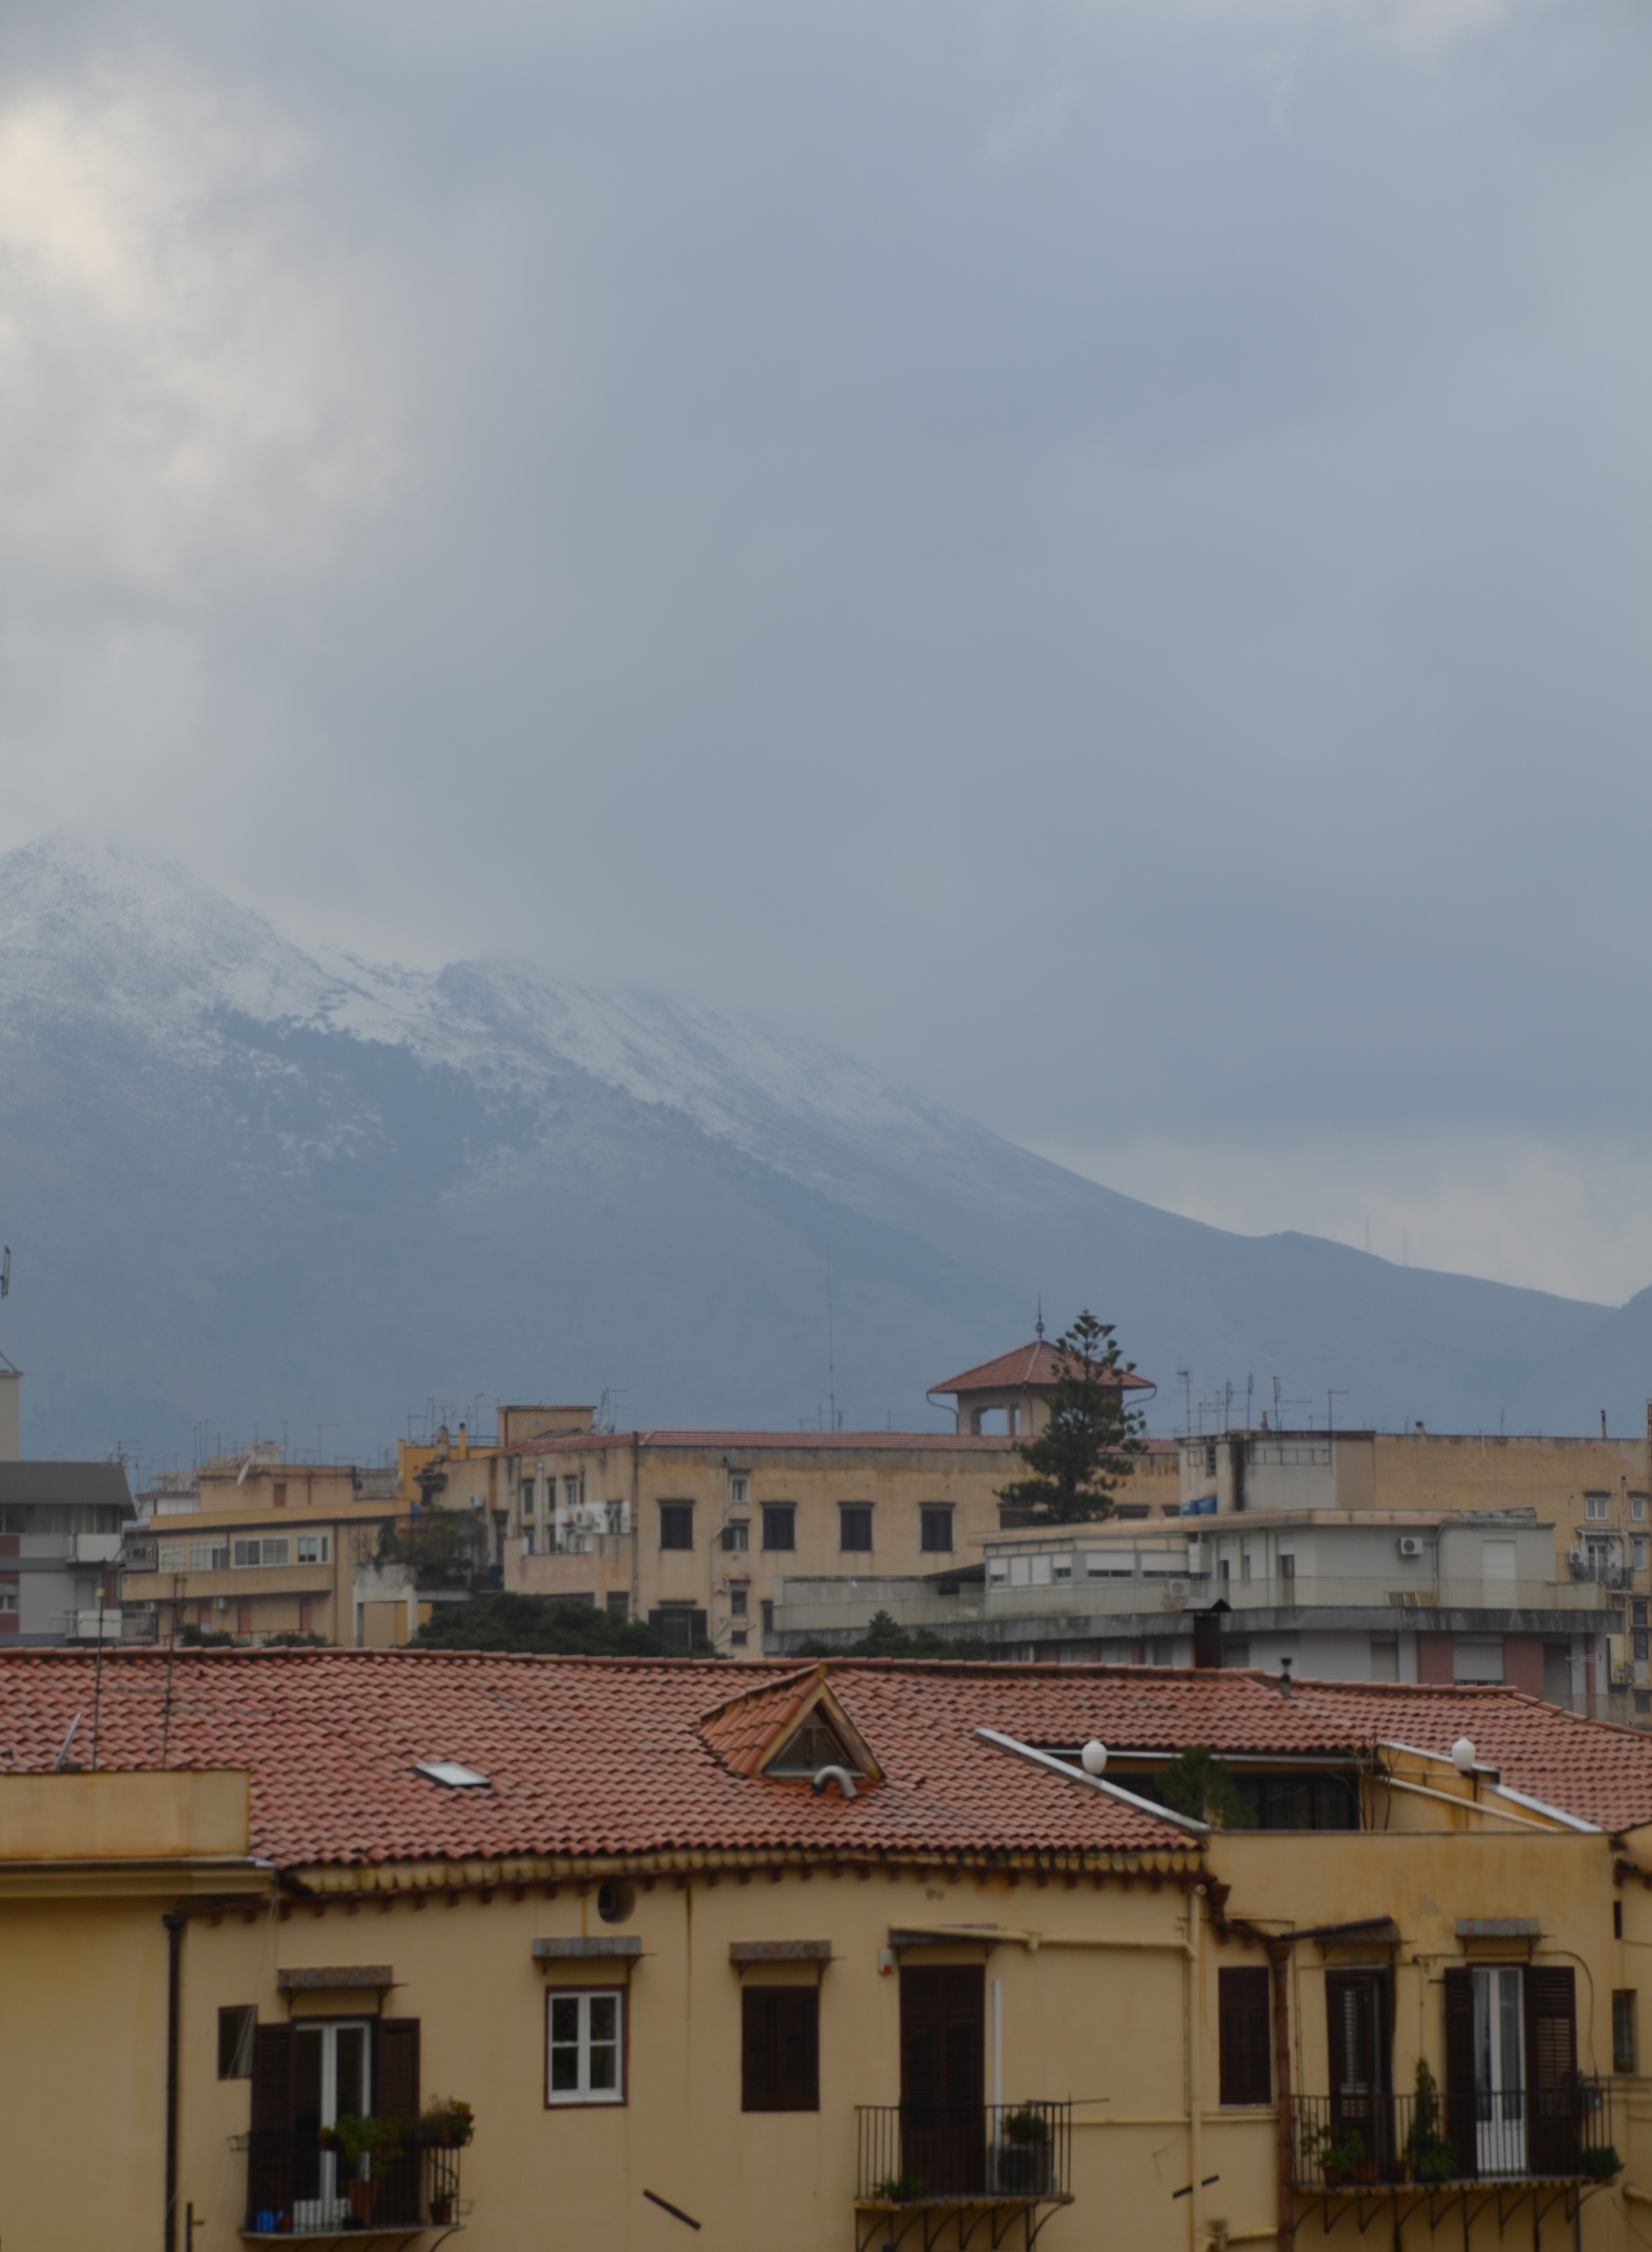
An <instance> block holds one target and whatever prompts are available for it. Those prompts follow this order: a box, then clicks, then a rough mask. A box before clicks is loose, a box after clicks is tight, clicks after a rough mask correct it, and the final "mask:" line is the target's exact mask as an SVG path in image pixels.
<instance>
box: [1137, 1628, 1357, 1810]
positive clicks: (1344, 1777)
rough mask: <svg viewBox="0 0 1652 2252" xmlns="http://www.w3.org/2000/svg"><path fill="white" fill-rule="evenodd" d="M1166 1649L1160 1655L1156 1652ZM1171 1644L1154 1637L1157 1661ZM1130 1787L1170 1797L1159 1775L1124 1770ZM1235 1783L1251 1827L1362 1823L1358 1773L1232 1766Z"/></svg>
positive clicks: (1168, 1660)
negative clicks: (1250, 1771) (1253, 1771)
mask: <svg viewBox="0 0 1652 2252" xmlns="http://www.w3.org/2000/svg"><path fill="white" fill-rule="evenodd" d="M1161 1647H1162V1648H1163V1649H1164V1650H1165V1651H1166V1653H1167V1655H1166V1656H1165V1658H1163V1659H1160V1658H1158V1656H1157V1652H1158V1651H1159V1650H1160V1649H1161ZM1171 1649H1172V1645H1170V1644H1162V1645H1161V1644H1157V1643H1155V1644H1154V1652H1155V1656H1154V1663H1155V1664H1161V1663H1162V1664H1167V1665H1168V1664H1169V1663H1171V1662H1172V1659H1171V1657H1170V1655H1169V1653H1170V1651H1171ZM1119 1780H1120V1781H1121V1782H1122V1783H1124V1784H1125V1787H1126V1790H1133V1791H1135V1792H1136V1793H1137V1794H1138V1796H1139V1797H1142V1798H1151V1799H1154V1800H1156V1801H1157V1803H1158V1804H1160V1805H1161V1806H1163V1805H1165V1804H1168V1801H1167V1800H1166V1798H1165V1796H1164V1793H1163V1792H1162V1790H1161V1789H1160V1787H1159V1778H1158V1776H1156V1775H1132V1776H1127V1777H1126V1776H1122V1775H1121V1776H1120V1777H1119ZM1233 1788H1234V1791H1235V1794H1236V1795H1237V1798H1238V1800H1239V1804H1241V1805H1242V1806H1243V1807H1244V1809H1245V1810H1246V1811H1247V1812H1248V1813H1249V1815H1250V1817H1251V1820H1250V1823H1249V1825H1247V1826H1248V1827H1250V1828H1251V1829H1252V1830H1357V1829H1358V1828H1359V1826H1360V1798H1359V1777H1358V1776H1357V1775H1355V1774H1352V1773H1349V1772H1345V1771H1339V1770H1333V1771H1331V1772H1329V1773H1324V1774H1313V1773H1309V1774H1295V1775H1292V1774H1285V1775H1247V1774H1246V1773H1245V1771H1244V1769H1243V1768H1236V1769H1234V1770H1233Z"/></svg>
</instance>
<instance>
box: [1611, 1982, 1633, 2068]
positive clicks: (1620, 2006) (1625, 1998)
mask: <svg viewBox="0 0 1652 2252" xmlns="http://www.w3.org/2000/svg"><path fill="white" fill-rule="evenodd" d="M1612 2069H1613V2070H1614V2072H1633V2071H1634V2070H1635V1989H1634V1987H1633V1986H1625V1987H1621V1988H1620V1989H1619V1991H1617V1992H1616V1993H1615V1994H1614V1996H1613V1997H1612Z"/></svg>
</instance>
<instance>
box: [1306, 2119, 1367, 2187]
mask: <svg viewBox="0 0 1652 2252" xmlns="http://www.w3.org/2000/svg"><path fill="white" fill-rule="evenodd" d="M1364 2163H1365V2137H1363V2135H1362V2134H1361V2133H1360V2131H1359V2130H1358V2128H1357V2127H1351V2128H1350V2129H1349V2131H1348V2133H1347V2134H1346V2135H1339V2134H1338V2133H1337V2131H1336V2130H1335V2127H1333V2126H1330V2125H1326V2126H1323V2127H1309V2128H1307V2130H1305V2131H1304V2133H1303V2137H1302V2165H1303V2171H1304V2172H1305V2173H1308V2174H1313V2173H1316V2172H1317V2173H1321V2174H1323V2175H1324V2177H1325V2179H1326V2180H1327V2181H1328V2182H1335V2181H1339V2180H1342V2179H1346V2178H1347V2176H1348V2175H1349V2174H1351V2173H1356V2172H1358V2170H1359V2169H1360V2167H1361V2166H1363V2165H1364Z"/></svg>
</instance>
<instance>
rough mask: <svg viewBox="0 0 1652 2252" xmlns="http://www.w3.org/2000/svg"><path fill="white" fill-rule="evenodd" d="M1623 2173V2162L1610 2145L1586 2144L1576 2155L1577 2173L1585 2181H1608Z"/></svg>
mask: <svg viewBox="0 0 1652 2252" xmlns="http://www.w3.org/2000/svg"><path fill="white" fill-rule="evenodd" d="M1622 2171H1623V2161H1622V2159H1621V2158H1620V2157H1619V2156H1618V2154H1617V2151H1616V2149H1615V2147H1614V2145H1613V2144H1610V2143H1590V2144H1586V2145H1585V2146H1584V2148H1583V2149H1582V2150H1581V2151H1579V2153H1578V2172H1579V2173H1580V2174H1581V2175H1582V2176H1583V2178H1584V2179H1585V2180H1586V2181H1600V2182H1606V2181H1610V2180H1611V2179H1612V2177H1613V2175H1614V2174H1616V2173H1621V2172H1622Z"/></svg>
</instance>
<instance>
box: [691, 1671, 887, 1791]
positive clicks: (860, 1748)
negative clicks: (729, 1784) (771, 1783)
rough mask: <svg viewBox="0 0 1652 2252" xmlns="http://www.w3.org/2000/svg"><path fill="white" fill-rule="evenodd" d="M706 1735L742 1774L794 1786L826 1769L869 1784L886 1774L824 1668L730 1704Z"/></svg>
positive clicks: (706, 1724) (711, 1719)
mask: <svg viewBox="0 0 1652 2252" xmlns="http://www.w3.org/2000/svg"><path fill="white" fill-rule="evenodd" d="M701 1734H702V1735H703V1736H704V1738H705V1740H706V1741H707V1742H708V1744H709V1745H710V1746H711V1748H712V1749H713V1750H714V1752H715V1753H716V1754H717V1755H718V1757H719V1758H720V1759H721V1760H722V1761H723V1762H725V1764H726V1765H728V1766H729V1767H731V1768H733V1769H735V1771H736V1773H738V1774H741V1775H749V1776H772V1777H773V1778H774V1779H775V1780H776V1781H777V1782H780V1781H786V1782H790V1781H792V1780H796V1779H804V1778H807V1777H809V1776H816V1775H818V1774H819V1772H820V1769H822V1768H823V1767H840V1768H847V1770H848V1772H849V1773H850V1774H851V1775H853V1776H862V1777H864V1778H865V1780H866V1781H867V1782H868V1783H876V1782H877V1781H878V1780H879V1779H880V1777H881V1775H882V1770H881V1769H880V1768H879V1766H878V1763H877V1761H876V1760H875V1758H874V1757H873V1755H872V1748H871V1746H870V1745H869V1744H868V1742H867V1741H866V1739H865V1737H864V1736H862V1734H861V1732H860V1730H859V1729H858V1728H857V1727H855V1725H854V1721H853V1720H851V1719H850V1718H849V1716H848V1714H847V1713H846V1712H845V1711H844V1709H843V1707H842V1706H841V1705H840V1703H839V1701H838V1699H837V1698H836V1696H834V1694H833V1691H832V1687H831V1685H830V1683H829V1682H828V1681H827V1679H826V1668H825V1666H824V1665H821V1666H816V1667H815V1668H814V1669H813V1670H812V1672H809V1673H806V1674H803V1675H795V1674H794V1675H793V1677H792V1678H791V1680H789V1681H782V1682H777V1683H775V1684H774V1685H772V1686H770V1687H768V1688H764V1689H754V1690H753V1691H752V1692H750V1693H749V1695H748V1696H745V1697H735V1698H732V1699H730V1700H729V1702H728V1704H726V1705H721V1706H718V1708H717V1710H716V1711H715V1712H714V1713H708V1714H707V1716H706V1719H705V1720H704V1721H703V1722H702V1723H701Z"/></svg>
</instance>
